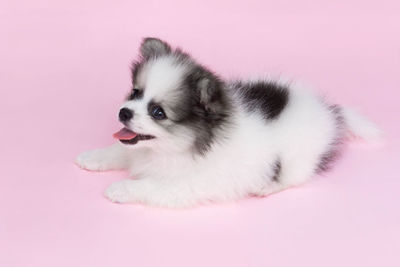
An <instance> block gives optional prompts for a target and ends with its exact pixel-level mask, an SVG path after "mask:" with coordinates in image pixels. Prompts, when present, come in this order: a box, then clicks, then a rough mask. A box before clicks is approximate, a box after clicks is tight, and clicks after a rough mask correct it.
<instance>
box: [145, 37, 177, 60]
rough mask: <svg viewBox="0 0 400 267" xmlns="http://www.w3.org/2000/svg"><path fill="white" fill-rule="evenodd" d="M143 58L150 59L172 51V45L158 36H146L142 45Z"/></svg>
mask: <svg viewBox="0 0 400 267" xmlns="http://www.w3.org/2000/svg"><path fill="white" fill-rule="evenodd" d="M140 53H141V55H142V57H143V58H145V59H150V58H156V57H159V56H162V55H167V54H169V53H171V47H170V46H169V44H167V43H166V42H164V41H162V40H160V39H158V38H151V37H148V38H145V39H144V40H143V42H142V44H141V46H140Z"/></svg>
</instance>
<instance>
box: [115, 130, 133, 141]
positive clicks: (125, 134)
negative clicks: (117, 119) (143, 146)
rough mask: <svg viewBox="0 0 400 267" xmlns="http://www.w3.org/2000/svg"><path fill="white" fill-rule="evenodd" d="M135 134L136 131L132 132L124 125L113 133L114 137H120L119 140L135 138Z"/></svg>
mask: <svg viewBox="0 0 400 267" xmlns="http://www.w3.org/2000/svg"><path fill="white" fill-rule="evenodd" d="M136 136H137V133H134V132H132V131H131V130H129V129H127V128H125V127H124V128H122V129H121V130H119V131H118V132H116V133H115V134H113V137H114V138H116V139H120V140H129V139H132V138H135V137H136Z"/></svg>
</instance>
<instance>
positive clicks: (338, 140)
mask: <svg viewBox="0 0 400 267" xmlns="http://www.w3.org/2000/svg"><path fill="white" fill-rule="evenodd" d="M328 109H329V110H330V112H331V113H332V115H333V117H334V119H335V122H336V137H335V139H334V140H332V142H331V144H330V149H329V150H328V151H326V152H325V153H323V154H322V155H321V156H320V160H319V163H318V165H317V168H316V173H321V172H324V171H328V170H329V169H330V168H331V167H332V163H333V162H334V161H335V160H336V159H337V158H338V157H339V156H340V150H341V145H342V142H343V132H344V118H343V115H342V113H341V110H340V107H339V106H337V105H331V106H328Z"/></svg>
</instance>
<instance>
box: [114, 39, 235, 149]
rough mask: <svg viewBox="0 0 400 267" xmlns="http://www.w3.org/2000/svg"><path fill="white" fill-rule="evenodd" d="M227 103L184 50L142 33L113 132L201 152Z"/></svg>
mask: <svg viewBox="0 0 400 267" xmlns="http://www.w3.org/2000/svg"><path fill="white" fill-rule="evenodd" d="M230 112H231V103H230V101H229V98H228V97H227V95H226V93H225V90H224V83H223V81H222V80H221V79H220V78H219V77H217V76H216V75H215V74H214V73H212V72H211V71H209V70H207V69H206V68H205V67H203V66H201V65H200V64H198V63H197V62H196V61H195V60H194V59H193V58H192V57H191V56H189V55H188V54H187V53H184V52H182V51H181V50H180V49H172V48H171V46H170V45H169V44H167V43H165V42H163V41H161V40H159V39H155V38H146V39H144V41H143V43H142V44H141V47H140V58H139V60H138V61H136V62H135V63H134V64H133V68H132V89H131V92H130V94H129V97H128V99H127V100H126V102H125V103H124V104H123V106H122V108H121V109H120V111H119V119H120V121H121V122H122V123H123V124H124V125H125V127H124V128H123V129H122V130H121V131H119V132H118V133H116V134H115V135H114V136H115V137H116V138H118V139H120V141H121V142H122V143H123V144H125V145H127V146H129V147H130V148H132V149H134V148H138V147H149V148H152V149H159V150H160V151H166V152H169V153H171V152H172V153H173V152H178V153H181V152H184V151H193V152H196V153H200V154H204V153H205V152H206V151H207V150H208V149H209V148H210V146H211V144H212V143H213V142H214V141H215V139H216V135H217V133H218V131H220V130H221V128H222V127H223V126H224V125H225V124H226V123H227V121H228V118H229V115H230Z"/></svg>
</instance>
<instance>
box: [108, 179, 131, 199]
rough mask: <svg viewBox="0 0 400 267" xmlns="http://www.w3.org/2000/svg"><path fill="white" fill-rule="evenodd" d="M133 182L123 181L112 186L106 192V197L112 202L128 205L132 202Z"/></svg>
mask: <svg viewBox="0 0 400 267" xmlns="http://www.w3.org/2000/svg"><path fill="white" fill-rule="evenodd" d="M131 183H132V181H131V180H122V181H118V182H115V183H113V184H111V185H110V186H109V187H108V188H107V189H106V190H105V191H104V196H105V197H107V198H108V199H109V200H111V201H112V202H118V203H126V202H131V201H132V192H131V190H130V187H131Z"/></svg>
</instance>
